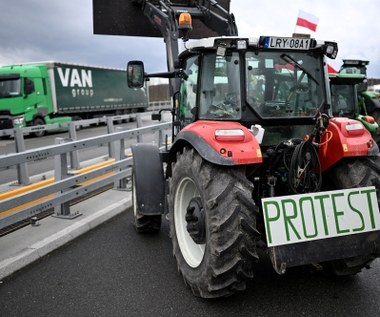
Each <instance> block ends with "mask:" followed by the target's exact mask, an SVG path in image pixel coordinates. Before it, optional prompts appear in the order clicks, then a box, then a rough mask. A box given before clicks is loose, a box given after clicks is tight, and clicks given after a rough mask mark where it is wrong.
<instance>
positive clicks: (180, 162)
mask: <svg viewBox="0 0 380 317" xmlns="http://www.w3.org/2000/svg"><path fill="white" fill-rule="evenodd" d="M169 186H170V187H169V188H170V189H169V220H170V235H171V239H172V243H173V253H174V256H175V258H176V260H177V265H178V270H179V271H180V273H181V274H182V276H183V278H184V281H185V283H186V284H187V285H188V286H189V287H190V289H191V290H192V292H193V294H194V295H196V296H199V297H204V298H215V297H223V296H229V295H231V294H233V293H234V292H236V291H238V290H244V289H245V287H246V280H248V279H250V278H252V277H253V269H252V266H253V263H254V262H255V261H256V260H257V259H258V256H257V253H256V238H257V237H258V235H259V233H258V232H257V230H256V215H257V212H258V211H257V207H256V206H255V204H254V201H253V199H252V189H253V184H252V183H251V182H250V181H248V180H247V178H246V177H245V168H244V167H223V166H216V165H213V164H211V163H209V162H206V161H204V160H203V159H202V158H201V157H200V156H199V155H198V154H197V153H196V152H195V151H194V150H193V149H184V152H183V153H181V154H180V153H178V155H177V162H176V163H175V164H173V169H172V178H171V179H170V184H169ZM194 199H195V200H196V201H198V202H199V204H201V206H202V208H200V209H202V210H203V217H204V221H203V225H204V226H203V228H204V240H203V241H202V242H201V241H198V242H197V243H196V242H194V241H195V240H194V239H193V238H192V237H191V235H190V234H189V232H188V230H187V228H186V225H187V220H186V214H187V216H189V214H188V208H187V207H188V205H189V202H190V201H192V200H193V201H194ZM195 220H196V219H195ZM201 227H202V226H201Z"/></svg>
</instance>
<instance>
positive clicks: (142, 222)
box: [132, 175, 161, 233]
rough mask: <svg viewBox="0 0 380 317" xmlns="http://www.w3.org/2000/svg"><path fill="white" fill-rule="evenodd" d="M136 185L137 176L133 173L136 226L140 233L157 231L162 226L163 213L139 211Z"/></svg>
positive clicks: (133, 202) (133, 201)
mask: <svg viewBox="0 0 380 317" xmlns="http://www.w3.org/2000/svg"><path fill="white" fill-rule="evenodd" d="M136 201H137V199H136V185H135V177H134V175H132V204H133V218H134V226H135V229H136V231H137V232H139V233H157V232H159V231H160V228H161V215H152V216H150V215H143V214H141V213H140V212H139V208H138V206H137V203H136Z"/></svg>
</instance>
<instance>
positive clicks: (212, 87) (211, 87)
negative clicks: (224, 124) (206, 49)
mask: <svg viewBox="0 0 380 317" xmlns="http://www.w3.org/2000/svg"><path fill="white" fill-rule="evenodd" d="M200 94H201V95H200V108H199V118H200V119H212V120H237V119H240V117H241V101H240V61H239V55H238V53H237V52H234V53H231V54H228V53H227V55H226V56H217V55H216V54H215V53H214V54H206V55H205V56H204V58H203V63H202V77H201V90H200Z"/></svg>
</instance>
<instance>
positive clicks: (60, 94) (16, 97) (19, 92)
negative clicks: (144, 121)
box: [0, 62, 148, 136]
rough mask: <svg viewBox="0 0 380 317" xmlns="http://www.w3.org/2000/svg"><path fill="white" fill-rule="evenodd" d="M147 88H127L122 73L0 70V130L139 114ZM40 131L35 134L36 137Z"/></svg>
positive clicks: (40, 67)
mask: <svg viewBox="0 0 380 317" xmlns="http://www.w3.org/2000/svg"><path fill="white" fill-rule="evenodd" d="M147 107H148V93H147V86H146V85H144V87H142V88H138V89H133V88H132V89H131V88H128V87H127V86H126V78H125V71H123V70H121V69H113V68H102V67H93V66H84V65H76V64H68V63H59V62H40V63H28V64H19V65H8V66H2V67H0V129H12V128H22V127H26V126H41V125H45V124H53V123H62V122H70V121H72V120H82V119H91V118H94V117H100V116H105V115H121V114H129V113H133V112H143V111H144V110H145V109H146V108H147ZM44 133H45V130H43V129H40V130H39V129H36V131H35V132H34V135H35V136H42V135H44Z"/></svg>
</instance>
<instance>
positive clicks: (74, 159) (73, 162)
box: [69, 121, 80, 170]
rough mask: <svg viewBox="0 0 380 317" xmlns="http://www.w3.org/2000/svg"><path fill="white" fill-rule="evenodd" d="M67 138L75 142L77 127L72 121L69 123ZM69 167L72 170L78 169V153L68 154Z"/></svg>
mask: <svg viewBox="0 0 380 317" xmlns="http://www.w3.org/2000/svg"><path fill="white" fill-rule="evenodd" d="M69 138H70V139H71V140H77V126H76V123H75V122H74V121H72V122H70V123H69ZM70 166H71V168H72V169H74V170H78V169H80V162H79V155H78V151H72V152H70Z"/></svg>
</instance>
